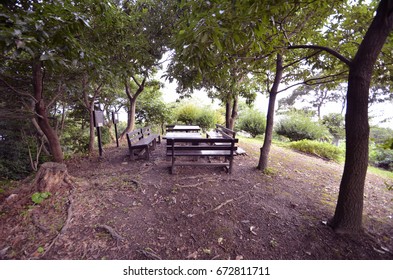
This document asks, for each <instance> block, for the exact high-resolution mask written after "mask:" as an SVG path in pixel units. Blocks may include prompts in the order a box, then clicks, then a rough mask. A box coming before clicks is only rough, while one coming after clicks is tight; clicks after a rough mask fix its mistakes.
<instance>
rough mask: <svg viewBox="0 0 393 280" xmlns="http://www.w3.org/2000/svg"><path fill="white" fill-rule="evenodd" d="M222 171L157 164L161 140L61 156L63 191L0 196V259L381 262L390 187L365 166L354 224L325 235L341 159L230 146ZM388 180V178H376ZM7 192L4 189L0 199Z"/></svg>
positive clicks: (391, 209)
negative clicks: (144, 152) (267, 159)
mask: <svg viewBox="0 0 393 280" xmlns="http://www.w3.org/2000/svg"><path fill="white" fill-rule="evenodd" d="M240 145H241V146H242V147H243V148H244V149H245V150H246V151H247V153H248V155H246V156H237V157H236V159H235V166H234V171H233V174H232V175H227V174H226V173H225V171H224V170H221V169H219V168H216V167H197V168H191V167H184V168H183V167H180V168H178V170H177V174H175V175H170V174H169V172H168V166H169V164H170V162H169V161H167V160H166V159H165V156H164V154H165V152H164V144H161V145H159V146H158V149H157V150H155V151H153V155H152V158H151V159H150V161H146V160H143V159H140V160H137V161H135V162H130V161H129V160H128V157H127V156H126V155H127V152H128V151H127V148H126V146H125V145H123V146H122V147H121V148H116V147H108V148H106V149H105V155H104V158H103V159H99V158H98V157H94V158H90V159H87V158H79V159H73V160H71V161H69V162H68V163H67V165H68V170H69V174H70V175H71V176H72V180H73V185H74V186H73V188H66V187H65V188H63V190H62V191H61V192H59V193H56V194H52V196H51V197H50V198H49V199H47V200H45V201H44V202H43V203H42V204H41V205H33V203H32V201H31V200H30V195H31V193H29V190H30V189H29V184H28V182H24V183H20V187H19V188H16V189H13V190H12V191H9V192H7V193H5V194H3V195H2V197H1V198H0V214H1V216H0V225H1V229H0V258H3V259H78V260H79V259H393V239H392V237H393V217H392V216H393V201H392V199H393V191H388V190H387V189H386V186H385V182H387V179H384V178H382V177H379V176H376V175H372V174H369V175H368V177H367V186H366V192H365V209H364V228H365V232H364V233H362V234H359V235H357V236H345V235H338V234H336V233H334V232H333V231H332V230H331V229H330V228H329V227H328V226H326V221H327V220H328V219H329V218H330V217H332V215H333V213H334V206H335V201H336V198H337V194H338V186H339V182H340V178H341V173H342V168H343V166H342V164H337V163H333V162H327V161H324V160H322V159H319V158H315V157H310V156H306V155H303V154H300V153H297V152H294V151H291V150H288V149H285V148H280V147H273V148H272V151H271V168H269V172H268V174H262V173H261V172H259V171H257V170H256V168H255V166H256V164H257V156H258V150H259V147H258V146H256V145H253V144H246V143H241V144H240ZM388 183H390V184H391V183H392V182H388ZM11 193H16V196H15V195H13V196H11V197H10V195H11Z"/></svg>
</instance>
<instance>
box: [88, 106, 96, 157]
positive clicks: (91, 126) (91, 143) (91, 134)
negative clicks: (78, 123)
mask: <svg viewBox="0 0 393 280" xmlns="http://www.w3.org/2000/svg"><path fill="white" fill-rule="evenodd" d="M88 111H89V148H88V149H89V155H92V154H93V152H94V139H95V133H94V128H95V127H94V110H92V109H88Z"/></svg>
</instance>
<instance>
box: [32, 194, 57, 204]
mask: <svg viewBox="0 0 393 280" xmlns="http://www.w3.org/2000/svg"><path fill="white" fill-rule="evenodd" d="M51 195H52V194H51V193H50V192H35V193H33V195H32V196H31V200H32V201H33V202H34V203H35V204H41V203H42V202H43V201H44V200H45V199H47V198H49V197H50V196H51Z"/></svg>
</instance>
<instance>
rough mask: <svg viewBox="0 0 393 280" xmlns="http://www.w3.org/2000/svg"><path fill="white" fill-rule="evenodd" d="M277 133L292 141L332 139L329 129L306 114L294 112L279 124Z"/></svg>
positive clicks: (288, 114)
mask: <svg viewBox="0 0 393 280" xmlns="http://www.w3.org/2000/svg"><path fill="white" fill-rule="evenodd" d="M275 130H276V133H277V134H278V135H282V136H285V137H288V138H289V139H290V140H291V141H299V140H303V139H307V140H327V139H330V138H331V135H330V133H329V131H328V129H327V128H326V127H325V126H323V125H322V124H320V123H319V122H314V121H313V120H312V119H311V116H310V115H309V114H307V113H304V112H299V111H292V112H289V113H287V115H286V116H285V117H284V118H283V119H282V120H280V121H279V122H278V124H277V126H276V128H275Z"/></svg>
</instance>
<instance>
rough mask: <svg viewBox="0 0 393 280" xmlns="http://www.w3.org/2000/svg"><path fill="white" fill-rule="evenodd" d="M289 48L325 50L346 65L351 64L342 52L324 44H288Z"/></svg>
mask: <svg viewBox="0 0 393 280" xmlns="http://www.w3.org/2000/svg"><path fill="white" fill-rule="evenodd" d="M288 49H289V50H291V49H314V50H322V51H325V52H327V53H329V54H331V55H333V56H334V57H336V58H338V59H339V60H341V61H342V62H344V63H345V64H346V65H348V66H349V65H350V64H351V62H352V61H351V60H350V59H348V58H346V57H345V56H343V55H342V54H340V53H339V52H338V51H336V50H333V49H331V48H328V47H324V46H318V45H293V46H289V47H288Z"/></svg>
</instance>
